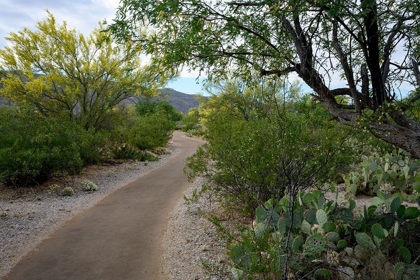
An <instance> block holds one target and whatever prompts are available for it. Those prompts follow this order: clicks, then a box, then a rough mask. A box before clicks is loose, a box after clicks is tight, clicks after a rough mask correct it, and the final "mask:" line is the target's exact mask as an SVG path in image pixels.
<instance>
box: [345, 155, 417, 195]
mask: <svg viewBox="0 0 420 280" xmlns="http://www.w3.org/2000/svg"><path fill="white" fill-rule="evenodd" d="M344 181H345V183H346V186H347V190H348V191H349V192H350V193H353V194H354V195H356V194H358V193H363V194H368V195H371V196H373V195H374V194H376V193H377V192H378V191H382V192H386V193H397V192H398V193H402V194H403V197H404V199H409V200H414V199H416V198H417V197H418V193H420V161H419V160H413V159H411V157H410V155H409V154H408V153H406V152H404V151H402V150H401V149H400V150H399V151H396V150H394V151H393V152H392V153H386V154H385V155H383V156H379V155H373V156H365V157H364V160H363V162H361V163H360V164H359V165H358V166H357V167H356V169H355V171H353V172H351V173H350V174H349V175H347V176H344Z"/></svg>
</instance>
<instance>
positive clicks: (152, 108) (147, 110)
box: [136, 99, 182, 123]
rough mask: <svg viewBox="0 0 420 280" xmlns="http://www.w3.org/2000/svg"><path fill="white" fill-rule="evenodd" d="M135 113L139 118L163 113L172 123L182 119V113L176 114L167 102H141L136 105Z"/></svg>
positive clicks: (147, 100)
mask: <svg viewBox="0 0 420 280" xmlns="http://www.w3.org/2000/svg"><path fill="white" fill-rule="evenodd" d="M136 112H137V113H138V114H139V115H140V116H149V115H153V114H155V113H157V112H161V113H164V114H165V115H166V117H167V118H168V119H169V120H170V121H171V122H173V123H175V122H177V121H180V120H181V119H182V113H181V112H178V111H177V110H176V109H175V108H174V107H173V106H172V105H171V104H170V103H169V102H168V101H166V100H164V101H153V100H150V99H146V100H141V101H139V102H138V103H137V104H136Z"/></svg>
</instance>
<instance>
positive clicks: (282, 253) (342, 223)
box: [229, 190, 420, 279]
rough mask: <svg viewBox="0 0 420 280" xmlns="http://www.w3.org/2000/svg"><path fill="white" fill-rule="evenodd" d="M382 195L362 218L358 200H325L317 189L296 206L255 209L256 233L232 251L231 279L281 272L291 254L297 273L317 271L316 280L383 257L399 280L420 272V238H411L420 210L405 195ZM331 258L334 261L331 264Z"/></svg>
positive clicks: (268, 205)
mask: <svg viewBox="0 0 420 280" xmlns="http://www.w3.org/2000/svg"><path fill="white" fill-rule="evenodd" d="M377 195H378V196H377V197H375V198H373V199H372V204H371V205H370V206H369V207H364V209H363V211H359V213H355V207H356V202H355V201H354V200H351V199H348V200H345V201H343V203H342V204H338V203H337V202H333V201H326V199H325V198H324V195H323V194H322V193H321V192H320V191H318V190H315V191H312V192H309V193H304V192H302V193H300V194H299V195H298V197H297V200H296V201H295V203H291V202H290V201H289V200H288V199H286V198H283V199H282V200H280V201H279V202H278V203H275V202H273V201H272V200H269V201H268V202H266V203H265V204H264V205H261V206H259V207H258V208H257V209H256V212H255V220H254V222H253V225H252V228H251V229H249V228H247V229H246V230H244V231H243V233H242V236H241V238H240V239H234V242H232V243H231V245H230V246H229V250H230V251H229V255H230V257H231V260H232V261H233V263H234V264H235V266H234V267H233V268H234V270H235V273H233V271H232V274H233V275H235V274H236V275H241V277H242V276H243V275H254V274H252V273H256V271H257V270H258V272H259V273H262V271H266V272H268V271H270V273H281V268H282V267H284V263H283V262H284V261H285V260H286V254H287V255H288V260H289V262H290V263H289V267H290V268H291V269H292V270H293V271H294V272H295V273H297V274H299V275H300V274H305V273H308V271H312V273H313V277H314V278H317V279H329V278H331V277H337V273H339V272H337V271H339V270H340V269H341V270H344V271H347V272H348V271H352V272H355V271H356V270H357V269H360V266H361V265H362V266H363V264H364V263H366V262H367V263H368V260H369V258H376V259H378V260H381V261H386V260H385V259H384V256H386V255H390V254H392V255H396V256H398V257H399V261H400V263H397V264H395V268H394V270H395V275H396V279H407V278H406V277H408V276H410V275H413V273H417V272H416V271H419V272H420V266H418V264H417V261H416V260H417V259H418V258H420V249H419V248H420V247H419V246H416V245H415V244H419V243H420V238H418V237H417V235H412V236H409V235H407V234H406V232H407V230H415V229H420V221H419V217H420V210H419V209H418V207H407V206H405V205H403V199H402V195H401V194H394V195H391V194H386V193H382V192H380V191H378V193H377ZM418 204H419V206H420V200H419V201H418ZM343 205H347V206H343ZM291 209H293V211H292V212H290V210H291ZM331 255H334V256H335V257H334V258H333V259H334V261H331V260H328V256H331ZM330 259H331V258H330ZM279 264H281V265H279ZM320 264H321V265H320ZM390 265H394V264H392V263H390ZM322 266H323V267H322ZM261 267H264V268H265V269H261ZM327 267H332V268H335V269H328V268H327ZM413 271H414V272H413ZM398 275H402V276H401V277H399V276H398ZM397 276H398V277H397ZM419 276H420V275H419ZM238 279H239V278H238ZM240 279H245V278H240ZM246 279H247V278H246ZM413 279H414V278H413Z"/></svg>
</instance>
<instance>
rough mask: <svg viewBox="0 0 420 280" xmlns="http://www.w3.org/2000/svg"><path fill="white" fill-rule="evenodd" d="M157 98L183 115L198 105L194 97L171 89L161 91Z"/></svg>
mask: <svg viewBox="0 0 420 280" xmlns="http://www.w3.org/2000/svg"><path fill="white" fill-rule="evenodd" d="M158 98H163V99H166V100H167V101H168V102H169V103H170V104H171V105H172V106H174V107H175V109H177V110H178V111H180V112H183V113H184V114H186V113H188V110H190V109H191V108H194V107H198V105H200V102H199V101H198V100H197V96H196V95H191V94H186V93H183V92H179V91H176V90H174V89H171V88H165V89H163V90H161V91H160V96H159V97H158Z"/></svg>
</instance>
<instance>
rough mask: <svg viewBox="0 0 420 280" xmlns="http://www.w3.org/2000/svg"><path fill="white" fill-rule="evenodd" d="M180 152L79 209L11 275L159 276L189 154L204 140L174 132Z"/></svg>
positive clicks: (84, 279)
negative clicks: (163, 247)
mask: <svg viewBox="0 0 420 280" xmlns="http://www.w3.org/2000/svg"><path fill="white" fill-rule="evenodd" d="M173 141H174V142H176V143H178V144H179V145H180V148H181V151H180V153H179V154H178V155H177V156H176V157H174V158H173V159H172V160H170V161H169V162H168V163H167V164H166V165H164V166H162V167H160V168H158V169H155V170H153V171H151V172H149V173H147V174H146V175H143V176H142V177H140V178H139V179H137V180H136V181H134V182H132V183H130V184H128V185H127V186H125V187H123V188H121V189H119V190H117V191H115V192H114V193H112V194H111V195H109V196H107V197H106V198H104V199H103V200H101V201H100V202H99V203H98V204H96V205H95V206H94V207H92V208H91V209H89V210H87V211H85V212H83V213H82V214H79V215H77V216H76V217H75V218H73V219H72V220H71V221H70V222H69V223H67V224H66V225H65V226H64V227H62V228H61V229H59V230H58V231H56V232H55V233H54V234H52V235H51V236H50V237H49V238H48V239H46V240H45V241H43V242H42V243H41V244H40V245H39V246H37V248H36V249H35V250H33V251H32V252H31V253H29V255H28V256H26V257H25V258H24V259H23V260H22V261H21V262H20V263H19V264H17V265H16V266H15V268H14V269H13V270H12V272H11V273H10V274H9V275H8V276H7V277H6V279H8V280H15V279H21V280H29V279H30V280H37V279H42V280H48V279H51V280H59V279H66V280H69V279H75V280H76V279H77V280H88V279H92V280H93V279H95V280H99V279H100V280H106V279H116V280H117V279H118V280H123V279H141V280H143V279H144V280H148V279H159V276H158V275H159V261H160V239H161V237H162V234H163V232H164V229H165V224H166V221H167V218H168V215H169V213H170V211H171V210H172V208H173V207H174V206H175V204H176V202H177V200H178V199H179V198H180V195H182V193H183V192H184V191H185V190H186V189H187V187H188V186H189V184H188V182H187V179H186V176H185V175H184V173H183V167H184V163H185V159H186V158H187V157H188V156H190V155H192V154H193V153H194V152H195V150H196V149H197V147H198V146H199V145H201V144H202V141H201V140H198V139H192V138H187V137H185V136H184V134H182V133H180V132H175V133H174V138H173Z"/></svg>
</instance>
